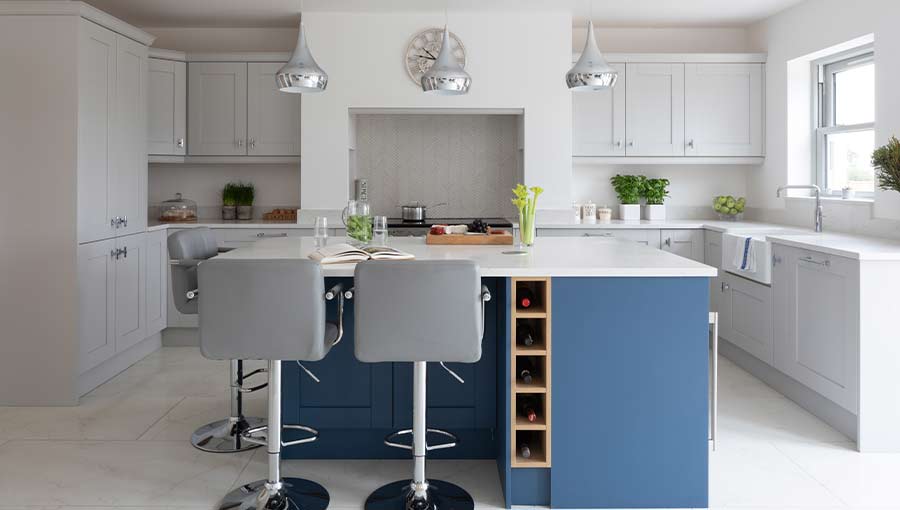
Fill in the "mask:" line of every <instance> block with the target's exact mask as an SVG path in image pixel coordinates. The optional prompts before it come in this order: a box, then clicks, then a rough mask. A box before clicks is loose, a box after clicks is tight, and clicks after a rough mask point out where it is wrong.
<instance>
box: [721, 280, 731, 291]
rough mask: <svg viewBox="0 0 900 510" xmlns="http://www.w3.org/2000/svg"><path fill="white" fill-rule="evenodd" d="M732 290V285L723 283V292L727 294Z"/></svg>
mask: <svg viewBox="0 0 900 510" xmlns="http://www.w3.org/2000/svg"><path fill="white" fill-rule="evenodd" d="M730 288H731V285H728V284H727V283H725V282H722V292H725V291H727V290H728V289H730Z"/></svg>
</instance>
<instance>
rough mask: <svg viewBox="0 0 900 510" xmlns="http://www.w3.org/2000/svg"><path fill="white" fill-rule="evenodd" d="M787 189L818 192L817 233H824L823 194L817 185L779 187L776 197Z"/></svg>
mask: <svg viewBox="0 0 900 510" xmlns="http://www.w3.org/2000/svg"><path fill="white" fill-rule="evenodd" d="M787 189H811V190H813V191H815V192H816V232H821V231H822V198H821V196H820V195H821V192H822V190H820V189H819V187H818V186H816V185H815V184H790V185H788V186H779V187H778V191H776V192H775V196H776V197H780V196H781V192H782V191H784V190H787Z"/></svg>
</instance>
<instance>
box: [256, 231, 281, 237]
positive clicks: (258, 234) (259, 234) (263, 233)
mask: <svg viewBox="0 0 900 510" xmlns="http://www.w3.org/2000/svg"><path fill="white" fill-rule="evenodd" d="M256 237H287V232H279V233H277V234H267V233H265V232H257V234H256Z"/></svg>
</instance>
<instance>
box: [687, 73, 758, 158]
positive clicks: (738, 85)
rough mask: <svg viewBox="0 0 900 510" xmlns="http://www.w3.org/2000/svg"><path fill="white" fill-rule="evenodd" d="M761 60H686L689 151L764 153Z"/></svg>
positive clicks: (694, 153) (705, 153) (701, 153)
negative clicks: (736, 61)
mask: <svg viewBox="0 0 900 510" xmlns="http://www.w3.org/2000/svg"><path fill="white" fill-rule="evenodd" d="M762 75H763V65H762V64H685V65H684V96H685V100H684V138H685V156H724V157H728V156H762V155H763V150H762V148H763V141H762V139H763V127H762V118H763V86H762Z"/></svg>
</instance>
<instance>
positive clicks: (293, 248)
mask: <svg viewBox="0 0 900 510" xmlns="http://www.w3.org/2000/svg"><path fill="white" fill-rule="evenodd" d="M342 241H344V239H342V238H331V239H329V242H330V243H336V242H342ZM389 245H390V246H391V247H393V248H397V249H399V250H403V251H407V252H410V253H412V254H414V255H415V256H416V259H417V260H448V259H468V260H473V261H475V262H477V263H478V264H479V266H480V268H481V273H482V276H484V277H541V276H551V277H655V278H663V277H693V278H712V277H715V276H716V274H717V270H716V268H714V267H711V266H707V265H705V264H701V263H699V262H695V261H693V260H690V259H686V258H683V257H679V256H677V255H673V254H671V253H667V252H664V251H661V250H657V249H654V248H650V247H648V246H644V245H640V244H637V243H631V242H627V241H621V240H617V239H611V238H601V237H589V238H588V237H577V238H564V237H556V238H551V237H546V238H537V239H536V241H535V244H534V246H532V247H531V248H529V249H527V250H526V252H527V253H525V254H510V253H509V252H512V251H516V248H515V247H514V246H468V245H466V246H443V245H427V244H425V239H424V238H405V237H397V238H390V241H389ZM313 251H315V240H314V239H313V238H311V237H284V238H274V239H264V240H261V241H258V242H255V243H253V244H252V245H250V246H246V247H241V248H237V249H235V250H233V251H230V252H228V253H223V254H221V255H219V257H221V258H226V259H259V260H264V259H291V258H299V259H306V258H308V257H309V254H310V253H312V252H313ZM323 270H324V275H325V276H326V277H347V276H353V270H354V265H353V264H330V265H325V266H323Z"/></svg>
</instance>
